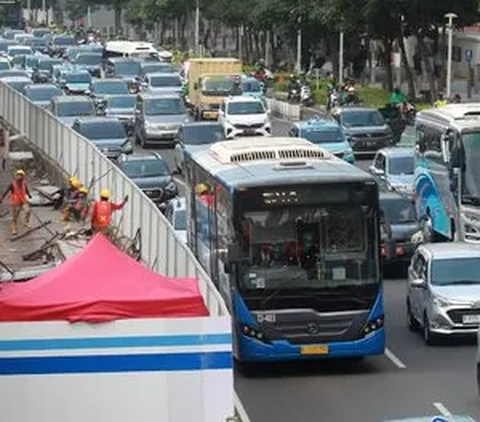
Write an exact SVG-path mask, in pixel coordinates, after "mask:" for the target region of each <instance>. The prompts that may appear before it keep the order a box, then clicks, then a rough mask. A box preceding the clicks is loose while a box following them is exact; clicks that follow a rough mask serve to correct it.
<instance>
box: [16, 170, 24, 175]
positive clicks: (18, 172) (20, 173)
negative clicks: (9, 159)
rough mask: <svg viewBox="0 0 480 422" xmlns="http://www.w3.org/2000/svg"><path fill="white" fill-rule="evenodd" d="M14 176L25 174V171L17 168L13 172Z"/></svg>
mask: <svg viewBox="0 0 480 422" xmlns="http://www.w3.org/2000/svg"><path fill="white" fill-rule="evenodd" d="M15 176H25V171H23V170H22V169H20V170H17V171H16V172H15Z"/></svg>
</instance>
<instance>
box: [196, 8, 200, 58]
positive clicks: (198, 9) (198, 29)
mask: <svg viewBox="0 0 480 422" xmlns="http://www.w3.org/2000/svg"><path fill="white" fill-rule="evenodd" d="M195 54H196V55H197V56H198V55H199V54H200V0H197V3H196V7H195Z"/></svg>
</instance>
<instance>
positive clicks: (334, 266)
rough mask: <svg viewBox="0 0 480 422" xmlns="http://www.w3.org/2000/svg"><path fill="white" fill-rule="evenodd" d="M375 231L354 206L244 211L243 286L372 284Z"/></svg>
mask: <svg viewBox="0 0 480 422" xmlns="http://www.w3.org/2000/svg"><path fill="white" fill-rule="evenodd" d="M374 233H375V225H374V224H373V220H372V219H371V218H368V217H367V216H366V215H365V213H364V212H362V210H361V209H360V207H355V206H348V207H347V206H327V207H324V206H322V207H316V206H312V207H298V206H296V207H290V206H284V207H281V208H279V209H277V210H268V211H256V212H247V213H246V214H245V215H244V219H243V222H242V229H241V239H242V240H241V243H242V245H243V247H242V250H243V260H242V282H241V283H242V287H243V288H244V289H246V290H260V291H262V290H264V289H266V290H272V289H273V290H277V289H278V290H284V289H285V290H288V289H299V288H302V289H305V288H308V289H312V290H317V289H332V288H333V289H334V288H339V287H347V286H350V287H351V286H362V285H367V284H370V285H371V284H374V283H375V284H376V283H378V277H377V271H376V267H377V263H376V261H377V259H376V246H375V242H372V241H371V239H372V238H373V237H374ZM335 255H338V256H339V257H340V256H342V258H339V257H338V258H336V259H335V258H334V256H335Z"/></svg>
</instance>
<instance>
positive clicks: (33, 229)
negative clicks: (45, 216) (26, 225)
mask: <svg viewBox="0 0 480 422" xmlns="http://www.w3.org/2000/svg"><path fill="white" fill-rule="evenodd" d="M49 224H52V222H51V221H46V222H44V223H42V224H40V225H39V226H36V227H32V228H31V229H29V230H27V231H26V232H23V233H22V234H17V235H16V236H13V237H12V238H11V241H12V242H15V241H16V240H19V239H23V238H24V237H27V236H29V235H30V234H32V233H33V232H36V231H37V230H40V229H43V228H44V227H47V226H48V225H49Z"/></svg>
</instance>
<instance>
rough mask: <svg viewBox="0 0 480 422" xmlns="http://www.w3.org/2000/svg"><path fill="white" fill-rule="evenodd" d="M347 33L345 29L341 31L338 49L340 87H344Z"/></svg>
mask: <svg viewBox="0 0 480 422" xmlns="http://www.w3.org/2000/svg"><path fill="white" fill-rule="evenodd" d="M344 38H345V33H344V32H343V28H342V29H340V41H339V47H338V85H339V86H342V85H343V43H344Z"/></svg>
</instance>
